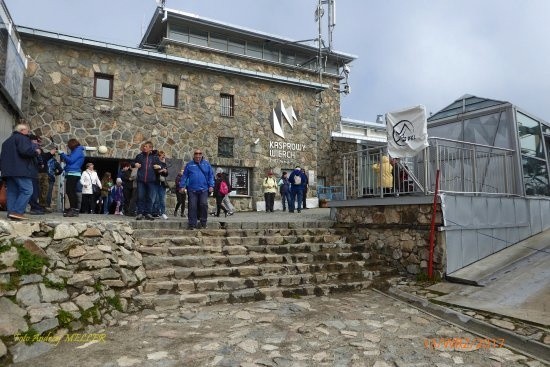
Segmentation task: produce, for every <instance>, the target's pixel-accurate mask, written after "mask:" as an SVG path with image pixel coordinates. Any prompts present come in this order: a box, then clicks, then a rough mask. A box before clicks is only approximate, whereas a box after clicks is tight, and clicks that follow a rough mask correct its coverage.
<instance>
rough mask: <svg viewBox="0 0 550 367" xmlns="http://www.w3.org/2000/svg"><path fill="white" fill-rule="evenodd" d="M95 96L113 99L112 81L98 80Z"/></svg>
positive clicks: (99, 78) (100, 78) (98, 78)
mask: <svg viewBox="0 0 550 367" xmlns="http://www.w3.org/2000/svg"><path fill="white" fill-rule="evenodd" d="M95 96H96V97H97V98H107V99H109V98H111V79H107V78H102V77H97V78H96V82H95Z"/></svg>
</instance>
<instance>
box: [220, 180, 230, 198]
mask: <svg viewBox="0 0 550 367" xmlns="http://www.w3.org/2000/svg"><path fill="white" fill-rule="evenodd" d="M219 191H220V194H222V195H227V194H229V187H228V186H227V184H226V183H225V181H222V182H220V190H219Z"/></svg>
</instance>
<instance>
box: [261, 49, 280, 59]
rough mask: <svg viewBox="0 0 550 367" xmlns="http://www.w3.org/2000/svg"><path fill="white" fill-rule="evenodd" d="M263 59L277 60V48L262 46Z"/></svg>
mask: <svg viewBox="0 0 550 367" xmlns="http://www.w3.org/2000/svg"><path fill="white" fill-rule="evenodd" d="M264 60H269V61H277V62H278V61H279V50H276V49H273V48H268V47H265V48H264Z"/></svg>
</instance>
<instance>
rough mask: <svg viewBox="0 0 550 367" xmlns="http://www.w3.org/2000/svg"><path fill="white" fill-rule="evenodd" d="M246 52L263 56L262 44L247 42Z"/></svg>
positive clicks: (259, 56)
mask: <svg viewBox="0 0 550 367" xmlns="http://www.w3.org/2000/svg"><path fill="white" fill-rule="evenodd" d="M246 54H247V55H248V56H251V57H257V58H260V59H261V58H262V46H261V45H259V44H257V43H254V42H247V43H246Z"/></svg>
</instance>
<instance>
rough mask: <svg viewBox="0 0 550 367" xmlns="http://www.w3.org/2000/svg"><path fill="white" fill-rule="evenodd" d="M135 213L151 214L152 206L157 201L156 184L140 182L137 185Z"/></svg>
mask: <svg viewBox="0 0 550 367" xmlns="http://www.w3.org/2000/svg"><path fill="white" fill-rule="evenodd" d="M137 191H138V196H137V213H138V214H143V215H145V214H152V213H153V204H154V203H155V200H156V199H157V184H156V182H141V181H138V184H137Z"/></svg>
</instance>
